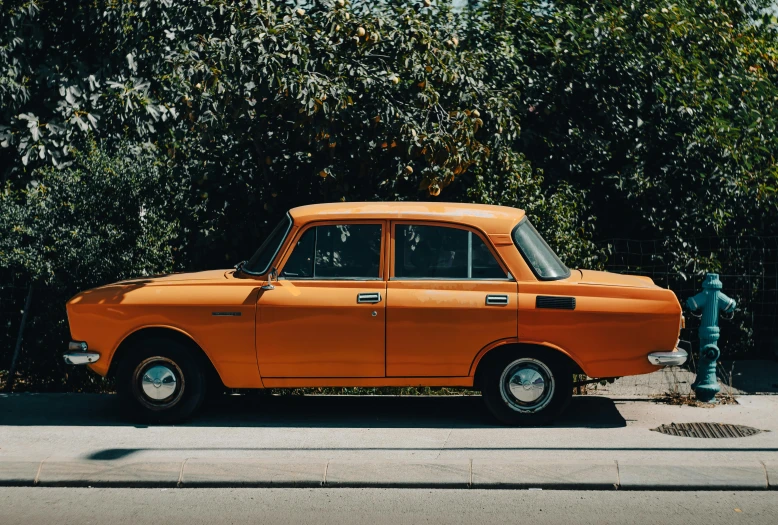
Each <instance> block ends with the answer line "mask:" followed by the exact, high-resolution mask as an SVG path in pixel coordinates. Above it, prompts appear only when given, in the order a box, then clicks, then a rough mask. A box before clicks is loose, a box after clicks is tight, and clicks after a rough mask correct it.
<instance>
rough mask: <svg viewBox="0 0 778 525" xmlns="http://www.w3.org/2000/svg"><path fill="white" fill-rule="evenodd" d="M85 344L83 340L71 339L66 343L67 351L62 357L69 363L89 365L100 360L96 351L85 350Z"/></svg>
mask: <svg viewBox="0 0 778 525" xmlns="http://www.w3.org/2000/svg"><path fill="white" fill-rule="evenodd" d="M87 348H88V347H87V344H86V343H85V342H84V341H71V342H70V343H68V352H67V353H66V354H64V355H63V356H62V357H63V358H64V359H65V363H67V364H69V365H89V364H92V363H96V362H97V361H99V360H100V354H98V353H97V352H87Z"/></svg>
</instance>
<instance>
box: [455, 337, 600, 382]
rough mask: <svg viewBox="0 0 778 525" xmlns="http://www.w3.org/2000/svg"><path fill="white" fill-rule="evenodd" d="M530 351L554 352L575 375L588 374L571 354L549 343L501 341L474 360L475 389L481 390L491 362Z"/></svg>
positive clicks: (471, 371) (472, 372)
mask: <svg viewBox="0 0 778 525" xmlns="http://www.w3.org/2000/svg"><path fill="white" fill-rule="evenodd" d="M530 349H533V350H537V349H542V350H546V351H552V352H554V353H557V354H559V355H562V356H564V358H565V359H566V360H567V361H568V362H569V363H570V367H571V369H572V372H573V373H574V374H585V373H586V372H585V371H584V369H583V367H582V366H581V363H579V362H578V360H577V359H575V358H574V357H573V356H572V355H571V354H570V353H569V352H566V351H565V350H563V349H562V348H559V347H558V346H555V345H552V344H549V343H537V342H530V341H522V342H519V341H516V340H507V341H500V342H498V343H496V344H492V345H490V346H488V347H486V348H484V349H483V350H482V351H481V352H480V353H479V354H478V355H477V356H476V358H475V359H474V360H473V364H472V365H471V369H470V375H472V376H473V388H475V389H479V386H480V380H481V376H482V374H483V372H484V370H486V368H487V365H488V363H489V362H490V361H491V360H493V359H495V358H497V357H499V356H501V355H504V354H505V353H506V352H516V353H518V352H521V351H522V350H530Z"/></svg>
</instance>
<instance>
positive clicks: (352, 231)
mask: <svg viewBox="0 0 778 525" xmlns="http://www.w3.org/2000/svg"><path fill="white" fill-rule="evenodd" d="M280 276H281V277H283V278H285V279H380V278H381V225H380V224H336V225H331V226H330V225H328V226H314V227H312V228H308V229H307V230H306V231H305V233H303V235H302V236H301V237H300V238H299V239H298V241H297V243H296V244H295V246H294V248H293V250H292V254H291V255H290V256H289V259H288V260H287V261H286V264H285V265H284V268H283V270H282V271H281V275H280Z"/></svg>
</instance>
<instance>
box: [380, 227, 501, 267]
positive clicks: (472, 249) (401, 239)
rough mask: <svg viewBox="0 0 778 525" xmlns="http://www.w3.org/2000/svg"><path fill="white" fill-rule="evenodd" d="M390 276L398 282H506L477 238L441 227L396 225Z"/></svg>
mask: <svg viewBox="0 0 778 525" xmlns="http://www.w3.org/2000/svg"><path fill="white" fill-rule="evenodd" d="M394 276H395V277H396V278H400V279H403V278H405V279H457V280H458V279H508V278H509V276H508V275H507V274H506V273H505V271H504V270H503V269H502V268H501V267H500V264H499V263H498V262H497V260H496V259H495V258H494V256H493V255H492V252H490V251H489V248H488V247H487V246H486V244H484V241H483V240H481V238H480V237H479V236H478V235H476V234H474V233H472V232H470V231H467V230H460V229H458V228H449V227H445V226H422V225H415V224H398V225H397V226H396V229H395V254H394Z"/></svg>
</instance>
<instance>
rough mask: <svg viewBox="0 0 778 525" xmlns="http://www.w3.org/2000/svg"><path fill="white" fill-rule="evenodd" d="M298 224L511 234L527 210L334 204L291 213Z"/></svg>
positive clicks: (419, 204) (429, 204)
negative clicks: (434, 226)
mask: <svg viewBox="0 0 778 525" xmlns="http://www.w3.org/2000/svg"><path fill="white" fill-rule="evenodd" d="M289 214H290V215H291V216H292V219H293V220H294V222H295V224H297V225H303V224H306V223H308V222H311V221H317V220H318V221H321V220H334V219H386V220H415V221H435V222H451V223H457V224H466V225H469V226H473V227H476V228H479V229H481V230H483V231H484V232H486V233H487V234H490V233H510V232H511V231H512V230H513V227H514V226H515V225H516V224H518V222H519V221H520V220H521V219H523V218H524V210H520V209H518V208H510V207H508V206H492V205H489V204H462V203H454V202H331V203H326V204H310V205H308V206H300V207H298V208H293V209H291V210H290V211H289Z"/></svg>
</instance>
